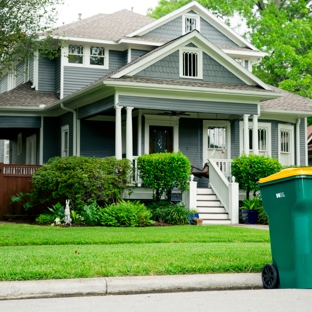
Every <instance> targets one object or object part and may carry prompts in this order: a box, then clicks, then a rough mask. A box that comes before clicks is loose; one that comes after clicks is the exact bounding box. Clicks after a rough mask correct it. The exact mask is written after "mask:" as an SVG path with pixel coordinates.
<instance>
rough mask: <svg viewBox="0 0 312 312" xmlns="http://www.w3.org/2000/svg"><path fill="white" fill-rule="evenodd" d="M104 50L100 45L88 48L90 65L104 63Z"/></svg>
mask: <svg viewBox="0 0 312 312" xmlns="http://www.w3.org/2000/svg"><path fill="white" fill-rule="evenodd" d="M104 58H105V50H104V48H101V47H91V48H90V65H101V66H103V65H104Z"/></svg>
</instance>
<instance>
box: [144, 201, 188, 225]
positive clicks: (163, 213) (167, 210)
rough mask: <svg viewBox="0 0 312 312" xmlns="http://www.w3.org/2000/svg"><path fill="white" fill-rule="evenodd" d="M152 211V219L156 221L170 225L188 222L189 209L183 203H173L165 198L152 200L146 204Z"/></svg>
mask: <svg viewBox="0 0 312 312" xmlns="http://www.w3.org/2000/svg"><path fill="white" fill-rule="evenodd" d="M147 208H148V209H149V210H150V211H151V213H152V219H153V220H154V221H157V222H162V223H168V224H172V225H183V224H189V223H190V214H191V211H190V209H188V208H187V207H185V205H184V204H182V203H178V204H173V203H171V202H169V201H166V200H161V201H154V202H152V203H150V204H148V205H147Z"/></svg>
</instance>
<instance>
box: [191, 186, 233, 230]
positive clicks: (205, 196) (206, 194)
mask: <svg viewBox="0 0 312 312" xmlns="http://www.w3.org/2000/svg"><path fill="white" fill-rule="evenodd" d="M196 209H197V211H198V215H199V218H200V219H203V223H202V224H203V225H209V224H224V225H225V224H231V220H230V219H229V214H228V213H227V212H226V210H225V208H224V206H223V205H222V204H221V202H220V201H219V200H218V198H217V196H216V194H215V193H214V192H213V190H212V189H209V188H198V189H197V199H196Z"/></svg>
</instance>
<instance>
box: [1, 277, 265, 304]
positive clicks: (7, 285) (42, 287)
mask: <svg viewBox="0 0 312 312" xmlns="http://www.w3.org/2000/svg"><path fill="white" fill-rule="evenodd" d="M257 288H263V285H262V281H261V274H260V273H239V274H203V275H170V276H134V277H103V278H85V279H67V280H66V279H64V280H43V281H21V282H0V300H8V299H22V298H48V297H64V296H85V295H120V294H142V293H162V292H181V291H204V290H234V289H257Z"/></svg>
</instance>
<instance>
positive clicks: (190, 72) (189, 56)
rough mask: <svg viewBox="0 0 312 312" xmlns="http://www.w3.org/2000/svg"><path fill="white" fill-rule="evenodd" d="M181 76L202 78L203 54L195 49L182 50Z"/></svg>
mask: <svg viewBox="0 0 312 312" xmlns="http://www.w3.org/2000/svg"><path fill="white" fill-rule="evenodd" d="M180 76H181V77H187V78H198V79H201V78H202V52H201V51H200V50H198V49H195V48H192V49H191V48H188V49H181V50H180Z"/></svg>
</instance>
